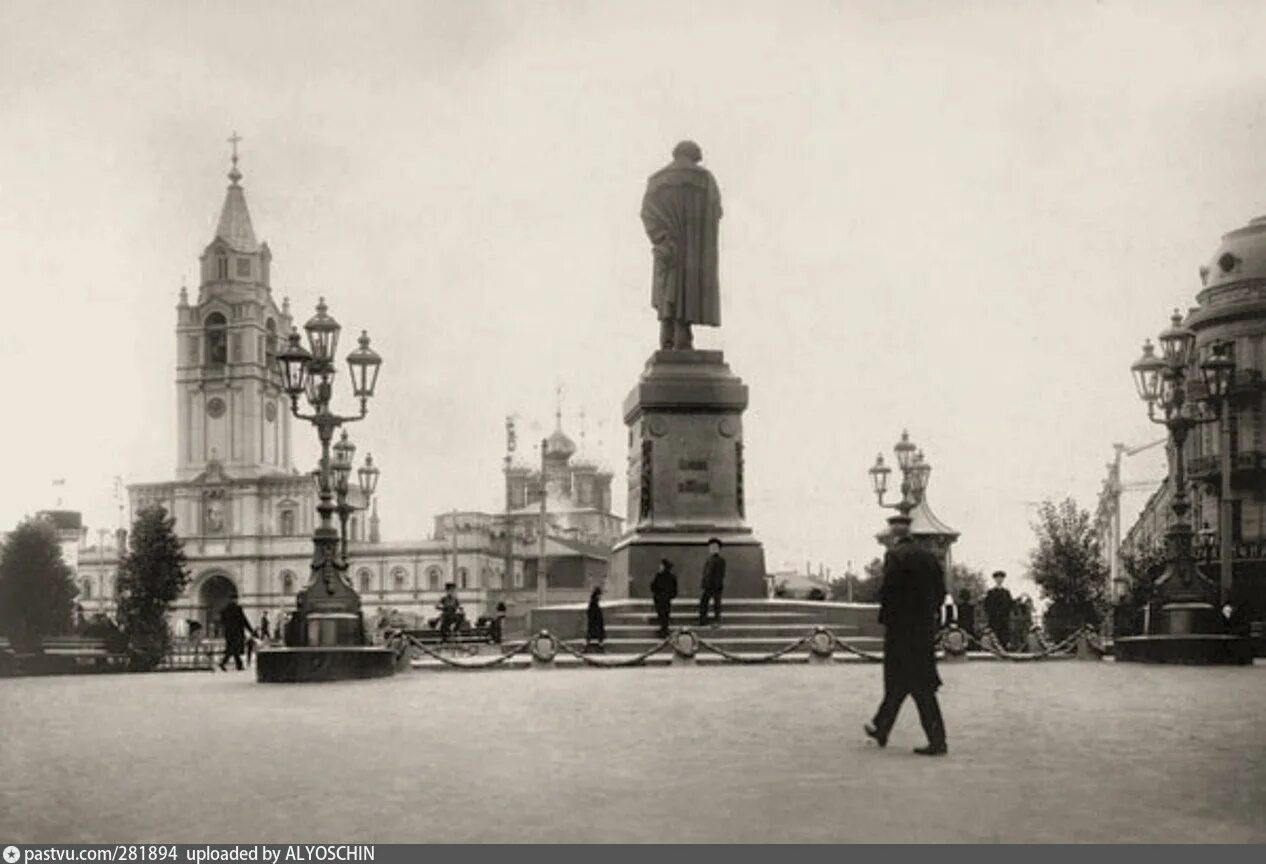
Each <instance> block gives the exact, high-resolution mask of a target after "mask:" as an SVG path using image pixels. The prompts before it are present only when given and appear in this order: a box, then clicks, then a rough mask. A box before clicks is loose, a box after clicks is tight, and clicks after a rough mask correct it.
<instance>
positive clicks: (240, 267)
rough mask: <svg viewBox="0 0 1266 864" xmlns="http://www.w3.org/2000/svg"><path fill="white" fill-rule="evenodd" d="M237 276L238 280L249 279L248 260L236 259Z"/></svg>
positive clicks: (249, 265)
mask: <svg viewBox="0 0 1266 864" xmlns="http://www.w3.org/2000/svg"><path fill="white" fill-rule="evenodd" d="M237 275H238V278H240V279H249V278H251V259H249V258H238V259H237Z"/></svg>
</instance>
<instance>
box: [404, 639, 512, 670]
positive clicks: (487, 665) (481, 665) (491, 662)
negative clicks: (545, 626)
mask: <svg viewBox="0 0 1266 864" xmlns="http://www.w3.org/2000/svg"><path fill="white" fill-rule="evenodd" d="M393 640H399V641H400V642H402V643H403V645H404V650H407V649H408V648H409V647H412V648H414V649H416V650H418V651H421V652H422V653H423V654H425V655H427V656H428V657H431V658H433V659H435V660H438V661H440V662H441V663H443V664H444V665H445V666H451V667H452V668H454V669H492V668H493V667H496V666H500V665H501V664H503V663H505V662H507V661H509V659H510V658H511V657H515V656H517V655H519V654H522V653H523V652H524V651H527V650H528V649H529V648H531V646H532V643H531V642H524V643H522V644H521V645H519V646H517V647H516V648H512V649H511V650H509V651H505V652H503V653H501V654H498V655H497V656H496V657H490V658H489V659H487V660H456V659H454V658H452V657H447V656H445V655H444V654H443V653H442V652H440V651H436V650H435V649H434V648H432V647H431V646H429V645H426V644H425V643H423V642H421V641H420V640H419V639H418V638H417V637H416V636H409V635H408V634H405V633H395V634H392V635H390V636H388V644H389V645H390V644H391V642H392V641H393ZM403 653H404V651H403V650H401V649H397V651H396V657H397V659H400V658H402V657H403Z"/></svg>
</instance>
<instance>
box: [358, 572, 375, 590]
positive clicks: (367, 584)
mask: <svg viewBox="0 0 1266 864" xmlns="http://www.w3.org/2000/svg"><path fill="white" fill-rule="evenodd" d="M359 577H360V593H362V594H368V593H369V592H370V590H371V588H372V586H373V577H372V576H371V574H370V572H369V571H368V570H361V571H360V573H359Z"/></svg>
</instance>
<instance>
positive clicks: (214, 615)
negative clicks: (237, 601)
mask: <svg viewBox="0 0 1266 864" xmlns="http://www.w3.org/2000/svg"><path fill="white" fill-rule="evenodd" d="M236 596H237V586H236V585H234V584H233V580H232V579H230V578H229V577H227V576H225V575H223V574H221V573H215V574H213V575H211V576H208V577H207V578H206V579H204V580H203V581H202V587H201V588H199V589H198V620H199V621H201V622H202V632H203V633H204V634H206V635H207V636H209V637H211V638H213V639H215V638H219V637H220V636H222V635H224V634H223V633H222V631H221V628H220V613H221V612H222V611H224V607H225V606H226V605H228V602H229V601H230V600H231V599H233V598H234V597H236Z"/></svg>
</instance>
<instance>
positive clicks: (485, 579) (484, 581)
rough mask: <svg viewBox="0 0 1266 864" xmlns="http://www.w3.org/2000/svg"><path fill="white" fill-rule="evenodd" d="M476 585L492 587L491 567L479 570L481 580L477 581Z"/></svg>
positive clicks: (478, 586) (477, 586)
mask: <svg viewBox="0 0 1266 864" xmlns="http://www.w3.org/2000/svg"><path fill="white" fill-rule="evenodd" d="M475 587H476V588H491V587H492V568H491V567H485V568H484V569H483V570H481V571H479V581H477V582H476V583H475Z"/></svg>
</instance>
